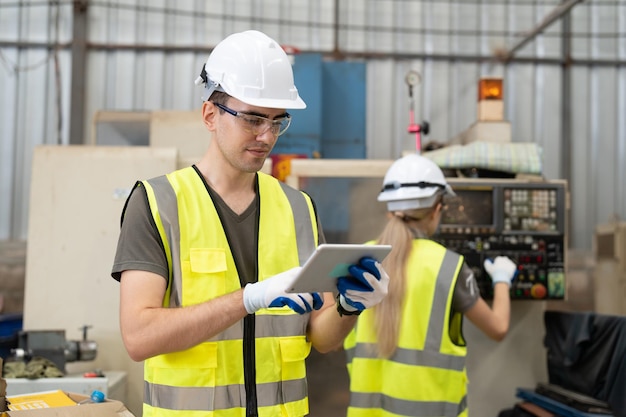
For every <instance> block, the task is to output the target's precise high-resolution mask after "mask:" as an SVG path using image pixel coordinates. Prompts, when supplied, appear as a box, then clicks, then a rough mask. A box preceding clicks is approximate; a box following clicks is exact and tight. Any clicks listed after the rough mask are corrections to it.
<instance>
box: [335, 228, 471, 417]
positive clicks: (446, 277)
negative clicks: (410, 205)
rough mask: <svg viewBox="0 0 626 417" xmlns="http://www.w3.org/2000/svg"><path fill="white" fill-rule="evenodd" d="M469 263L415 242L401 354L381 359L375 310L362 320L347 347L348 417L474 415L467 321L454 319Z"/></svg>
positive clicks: (434, 245) (436, 247)
mask: <svg viewBox="0 0 626 417" xmlns="http://www.w3.org/2000/svg"><path fill="white" fill-rule="evenodd" d="M462 264H463V258H462V257H461V256H460V255H459V254H457V253H455V252H452V251H449V250H447V249H446V248H445V247H443V246H441V245H440V244H438V243H436V242H433V241H431V240H427V239H416V240H414V241H413V249H412V251H411V254H410V256H409V260H408V264H407V268H406V273H407V277H406V278H407V283H406V293H405V297H404V307H403V311H402V324H401V326H400V334H399V341H398V347H397V349H396V352H395V353H394V355H393V356H392V357H391V358H389V359H382V358H379V357H378V355H377V350H376V331H375V328H374V320H375V316H374V313H373V311H374V310H373V309H367V310H365V311H364V312H363V314H361V315H360V316H359V319H358V321H357V324H356V326H355V328H354V329H353V331H352V333H350V335H348V337H347V338H346V340H345V342H344V348H345V349H346V354H347V358H348V359H347V360H348V372H349V373H350V405H349V407H348V417H392V416H393V417H397V416H429V417H439V416H441V417H444V416H445V417H456V416H464V417H465V416H467V406H466V383H467V375H466V372H465V355H466V348H465V341H464V340H463V337H462V334H461V333H462V332H461V325H462V315H461V314H455V315H454V317H451V314H450V311H451V303H452V296H453V293H454V285H455V283H456V280H457V278H458V275H459V272H460V270H461V266H462ZM392 279H393V277H392Z"/></svg>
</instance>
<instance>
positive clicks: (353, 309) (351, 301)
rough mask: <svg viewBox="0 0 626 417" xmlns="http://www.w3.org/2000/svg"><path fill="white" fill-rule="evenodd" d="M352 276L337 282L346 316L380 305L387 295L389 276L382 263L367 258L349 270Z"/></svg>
mask: <svg viewBox="0 0 626 417" xmlns="http://www.w3.org/2000/svg"><path fill="white" fill-rule="evenodd" d="M348 272H350V275H348V276H344V277H340V278H339V279H338V280H337V289H338V290H339V303H340V305H341V307H342V308H343V310H345V311H346V314H350V313H352V314H358V313H359V312H361V311H363V310H365V309H366V308H370V307H373V306H375V305H376V304H378V303H380V302H381V301H382V299H383V298H385V296H386V295H387V287H388V286H389V275H387V272H385V270H384V269H383V267H382V265H381V264H380V262H378V261H377V260H376V259H374V258H370V257H365V258H363V259H361V260H360V261H359V263H358V264H356V265H351V266H350V267H349V268H348Z"/></svg>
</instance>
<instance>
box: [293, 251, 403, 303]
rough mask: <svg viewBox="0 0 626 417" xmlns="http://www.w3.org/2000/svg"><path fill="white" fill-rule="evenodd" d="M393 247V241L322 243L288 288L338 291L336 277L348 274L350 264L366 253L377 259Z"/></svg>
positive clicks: (381, 257) (294, 291)
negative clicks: (373, 243) (387, 243)
mask: <svg viewBox="0 0 626 417" xmlns="http://www.w3.org/2000/svg"><path fill="white" fill-rule="evenodd" d="M390 251H391V245H358V244H341V243H323V244H321V245H319V246H318V247H317V249H316V250H315V252H313V254H312V255H311V256H310V257H309V259H308V260H307V261H306V262H305V263H304V265H303V266H302V270H301V271H300V274H298V276H297V277H296V278H295V279H294V282H293V283H292V285H291V287H289V288H288V289H287V292H290V293H297V292H337V278H339V277H342V276H345V275H348V267H349V266H350V265H354V264H356V263H358V262H359V260H360V259H361V258H363V257H364V256H369V257H372V258H374V259H376V260H377V261H378V262H382V260H383V259H384V258H385V257H386V256H387V254H388V253H389V252H390Z"/></svg>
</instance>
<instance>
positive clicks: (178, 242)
mask: <svg viewBox="0 0 626 417" xmlns="http://www.w3.org/2000/svg"><path fill="white" fill-rule="evenodd" d="M143 185H144V186H145V188H146V191H147V195H148V201H149V203H150V208H151V210H152V215H153V219H154V221H155V224H156V226H157V229H158V231H159V234H160V236H161V240H162V242H163V245H164V247H165V249H166V253H167V254H168V265H169V272H170V278H169V284H168V290H167V293H166V296H165V299H164V301H163V304H164V306H166V307H180V306H186V305H190V304H196V303H199V302H204V301H207V300H209V299H211V298H215V297H219V296H221V295H223V294H226V293H229V292H232V291H235V290H237V289H239V288H241V285H240V282H239V277H238V275H237V272H236V267H235V264H234V259H233V257H232V253H231V252H230V248H229V247H228V240H227V238H226V235H225V233H224V230H223V227H222V225H221V222H220V220H219V216H218V215H217V211H216V209H215V206H214V204H213V202H212V200H211V198H210V195H209V194H208V191H207V190H206V187H205V185H204V182H203V181H202V179H201V178H200V176H199V174H198V173H197V172H196V171H195V170H194V169H193V168H192V167H190V168H185V169H182V170H179V171H176V172H174V173H171V174H168V175H167V176H162V177H158V178H154V179H151V180H148V181H144V182H143ZM258 185H259V187H258V188H259V199H260V209H259V242H258V248H259V252H260V253H259V256H258V260H257V263H258V274H259V276H258V279H259V280H263V279H266V278H268V277H270V276H273V275H275V274H276V273H279V272H282V271H284V270H286V269H289V268H291V267H294V266H297V265H302V264H304V262H305V261H306V259H308V257H309V255H310V254H311V253H312V252H313V251H314V249H315V247H316V246H317V239H318V235H317V223H316V221H315V213H314V210H313V205H312V202H311V201H310V199H309V198H308V196H306V195H305V194H304V193H302V192H300V191H298V190H294V189H292V188H289V187H287V186H286V185H285V184H283V183H281V182H279V181H278V180H276V179H275V178H273V177H271V176H269V175H266V174H262V173H259V174H258ZM200 219H202V220H201V221H200ZM290 219H293V227H289V221H290ZM200 224H201V225H202V227H203V231H202V232H199V231H198V225H200ZM309 317H310V315H308V314H305V315H299V314H296V313H294V312H293V311H292V310H291V309H289V308H288V307H283V308H270V309H262V310H260V311H258V312H257V314H256V319H255V337H256V341H255V344H256V348H255V350H256V354H257V361H256V368H257V369H256V375H257V380H256V382H257V397H258V408H259V416H281V415H289V416H301V415H305V414H307V413H308V398H307V390H306V367H305V361H304V360H305V359H306V357H307V356H308V354H309V353H310V348H311V345H310V343H308V342H307V341H306V337H305V335H306V328H307V325H308V320H309ZM242 339H243V320H240V321H239V322H237V323H235V324H234V325H232V326H231V327H229V328H228V329H226V330H225V331H223V332H222V333H220V334H218V335H216V336H214V337H213V338H211V339H210V340H208V341H206V342H204V343H201V344H199V345H197V346H194V347H192V348H190V349H187V350H185V351H183V352H174V353H170V354H164V355H159V356H156V357H154V358H150V359H148V360H146V362H145V370H144V379H145V382H144V413H143V415H144V417H149V416H171V415H193V416H198V417H199V416H216V417H221V416H224V417H231V416H233V417H235V416H243V415H244V414H245V408H246V395H245V387H244V370H243V353H242V352H243V340H242ZM192 410H193V411H192ZM180 413H183V414H180Z"/></svg>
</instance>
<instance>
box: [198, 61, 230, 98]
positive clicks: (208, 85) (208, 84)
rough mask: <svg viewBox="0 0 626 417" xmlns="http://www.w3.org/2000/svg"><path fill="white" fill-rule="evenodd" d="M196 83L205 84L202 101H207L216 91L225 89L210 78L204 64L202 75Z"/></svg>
mask: <svg viewBox="0 0 626 417" xmlns="http://www.w3.org/2000/svg"><path fill="white" fill-rule="evenodd" d="M194 84H195V85H202V84H204V95H203V96H202V101H207V100H208V99H209V98H211V94H213V92H214V91H224V90H223V89H222V87H220V85H219V84H218V83H216V82H215V81H212V80H209V76H208V74H207V72H206V69H205V66H204V65H202V71H200V75H199V76H198V78H196V79H195V81H194Z"/></svg>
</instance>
